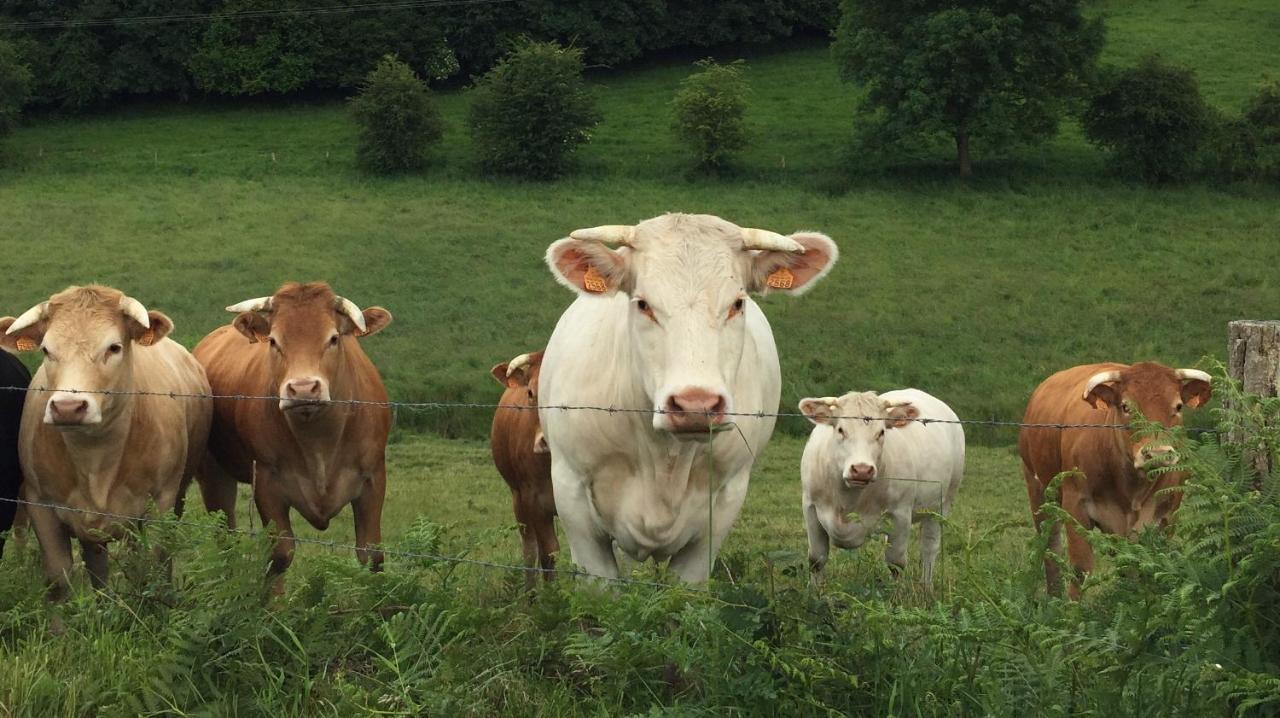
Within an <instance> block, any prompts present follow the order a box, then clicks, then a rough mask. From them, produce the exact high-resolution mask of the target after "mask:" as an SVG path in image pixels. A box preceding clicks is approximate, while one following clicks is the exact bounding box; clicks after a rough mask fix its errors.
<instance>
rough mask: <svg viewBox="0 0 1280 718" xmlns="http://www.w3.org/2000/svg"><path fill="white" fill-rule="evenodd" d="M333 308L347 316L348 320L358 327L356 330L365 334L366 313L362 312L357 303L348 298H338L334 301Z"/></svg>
mask: <svg viewBox="0 0 1280 718" xmlns="http://www.w3.org/2000/svg"><path fill="white" fill-rule="evenodd" d="M333 306H334V308H335V309H337V310H338V311H340V312H342V313H343V314H345V315H347V318H349V319H350V320H351V323H352V324H355V325H356V328H357V329H359V330H360V332H361V333H362V334H363V333H364V332H365V330H366V327H365V324H364V311H363V310H361V309H360V307H357V306H356V303H355V302H353V301H351V300H350V299H347V298H346V297H337V298H335V299H334V300H333Z"/></svg>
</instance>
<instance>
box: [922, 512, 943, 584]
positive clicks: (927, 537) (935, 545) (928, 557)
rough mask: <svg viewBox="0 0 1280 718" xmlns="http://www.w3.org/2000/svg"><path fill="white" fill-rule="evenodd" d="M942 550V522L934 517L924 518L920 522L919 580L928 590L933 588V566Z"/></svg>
mask: <svg viewBox="0 0 1280 718" xmlns="http://www.w3.org/2000/svg"><path fill="white" fill-rule="evenodd" d="M941 549H942V522H941V521H939V520H938V517H936V516H926V517H924V518H923V519H921V520H920V569H921V574H922V575H921V577H920V580H921V581H923V582H924V585H925V586H926V587H928V588H930V589H932V588H933V564H934V562H935V561H937V559H938V552H939V551H940V550H941Z"/></svg>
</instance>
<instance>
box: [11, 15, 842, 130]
mask: <svg viewBox="0 0 1280 718" xmlns="http://www.w3.org/2000/svg"><path fill="white" fill-rule="evenodd" d="M351 5H352V3H350V2H349V1H348V0H60V1H58V2H53V1H51V0H0V24H4V25H13V24H15V23H17V24H23V25H25V27H23V28H22V29H14V30H11V31H10V32H8V33H7V35H8V37H7V38H5V39H7V40H8V41H9V42H10V43H12V44H13V45H14V46H15V47H16V50H17V54H18V55H19V57H21V58H22V61H23V63H24V64H25V65H26V66H27V67H29V68H30V71H31V75H32V86H31V88H30V100H29V102H30V104H31V105H33V106H43V107H54V108H60V109H69V110H77V109H82V108H85V107H88V106H92V105H97V104H101V103H105V102H109V101H112V100H116V99H121V98H125V97H129V96H146V95H169V96H177V97H179V98H187V97H190V96H192V95H196V94H204V93H209V94H216V95H226V96H244V95H255V94H262V93H291V92H299V91H305V90H324V89H346V88H353V87H356V86H357V85H359V84H360V82H361V81H362V80H363V79H364V78H365V77H366V76H367V75H368V73H369V72H370V71H371V70H372V69H373V68H374V66H375V65H377V63H378V61H379V59H380V58H382V57H383V56H384V55H387V54H392V55H395V56H396V57H398V58H399V59H400V60H401V61H403V62H405V63H407V64H408V65H409V66H410V67H411V68H412V69H413V70H414V72H416V73H417V74H418V75H420V76H422V77H424V78H429V79H433V80H441V79H445V78H450V77H458V78H460V79H462V80H466V79H469V78H470V77H471V76H472V75H475V74H478V73H480V72H483V71H484V70H487V69H488V68H490V67H492V66H493V65H494V63H495V62H496V61H497V59H498V58H499V57H501V56H502V55H504V54H505V53H506V52H507V50H509V49H510V47H511V43H512V41H514V40H515V39H517V38H519V37H522V36H527V37H530V38H532V39H544V40H556V41H558V42H560V43H563V44H567V45H571V46H573V47H576V48H579V49H581V50H582V51H583V55H584V58H585V61H586V63H587V64H588V65H616V64H619V63H624V62H627V61H631V60H635V59H638V58H641V57H643V56H645V55H648V54H651V53H656V52H661V51H665V50H671V49H677V48H688V47H709V46H713V45H724V44H727V43H758V42H767V41H770V40H774V39H777V38H782V37H787V36H790V35H793V34H797V33H806V32H814V31H818V32H825V31H828V30H829V29H830V28H832V27H833V26H834V24H835V22H836V19H837V16H838V13H839V8H838V2H837V1H836V0H796V1H794V2H792V1H789V0H728V1H720V2H711V1H709V0H696V1H690V2H675V1H674V0H511V1H510V2H488V3H479V2H473V3H469V4H468V3H459V4H455V5H448V6H440V7H425V6H419V7H411V8H403V9H386V8H380V9H371V10H366V11H361V12H345V11H336V10H337V9H339V8H344V7H350V6H351ZM242 13H254V14H255V15H254V16H252V17H245V16H241V17H231V18H229V17H222V16H225V15H235V14H242ZM208 14H214V15H217V16H219V17H214V18H211V19H200V20H194V21H166V22H155V21H153V18H156V17H158V16H174V15H208ZM104 20H110V21H111V22H110V23H103V24H99V22H100V21H104ZM32 24H37V25H45V27H33V26H32Z"/></svg>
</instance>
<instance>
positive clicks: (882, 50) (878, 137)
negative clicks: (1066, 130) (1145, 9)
mask: <svg viewBox="0 0 1280 718" xmlns="http://www.w3.org/2000/svg"><path fill="white" fill-rule="evenodd" d="M1081 4H1082V2H1081V0H970V1H967V2H961V1H960V0H910V1H904V0H845V3H844V12H843V16H842V18H841V21H840V25H839V27H838V28H837V30H836V42H835V44H834V45H833V47H832V50H833V53H834V55H835V58H836V61H837V64H838V65H839V70H840V74H841V77H842V78H843V79H844V80H846V81H848V82H853V83H858V84H860V85H862V86H863V87H864V88H865V90H866V96H865V99H864V100H863V101H862V102H861V104H860V106H859V109H858V111H859V115H860V120H861V125H862V139H863V141H864V143H867V144H876V143H887V144H901V143H904V142H906V141H908V140H912V139H916V140H920V139H925V140H935V139H937V138H939V137H946V138H948V139H950V140H952V141H954V143H955V148H956V161H957V163H958V165H959V170H960V175H961V176H968V175H969V174H971V171H972V164H971V163H972V160H971V154H972V144H973V142H974V141H977V142H980V143H987V144H989V145H990V146H991V147H992V148H993V149H996V150H999V149H1002V148H1004V147H1007V146H1009V145H1011V144H1014V143H1030V142H1036V141H1041V140H1044V139H1046V138H1048V137H1051V136H1052V135H1053V134H1054V133H1055V132H1056V131H1057V124H1058V119H1059V117H1061V115H1062V114H1063V113H1064V112H1065V111H1066V110H1067V109H1068V106H1069V103H1070V102H1072V101H1073V100H1075V99H1077V98H1079V97H1081V96H1082V95H1083V93H1084V90H1085V88H1086V87H1087V86H1088V81H1089V79H1090V76H1091V74H1092V72H1093V68H1094V66H1095V63H1096V62H1097V58H1098V53H1099V52H1100V51H1101V50H1102V42H1103V25H1102V21H1101V19H1098V18H1095V19H1086V18H1085V17H1084V15H1083V14H1082V13H1081V9H1080V8H1081Z"/></svg>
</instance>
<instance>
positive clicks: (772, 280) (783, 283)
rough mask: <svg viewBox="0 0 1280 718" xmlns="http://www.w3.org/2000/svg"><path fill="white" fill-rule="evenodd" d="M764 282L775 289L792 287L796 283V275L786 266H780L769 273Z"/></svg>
mask: <svg viewBox="0 0 1280 718" xmlns="http://www.w3.org/2000/svg"><path fill="white" fill-rule="evenodd" d="M764 283H765V284H767V285H769V286H770V287H773V288H774V289H790V288H791V287H792V286H794V285H795V283H796V275H794V274H792V273H791V270H790V269H787V268H786V267H779V268H778V269H775V270H773V272H771V273H770V274H769V277H768V279H765V280H764Z"/></svg>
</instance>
